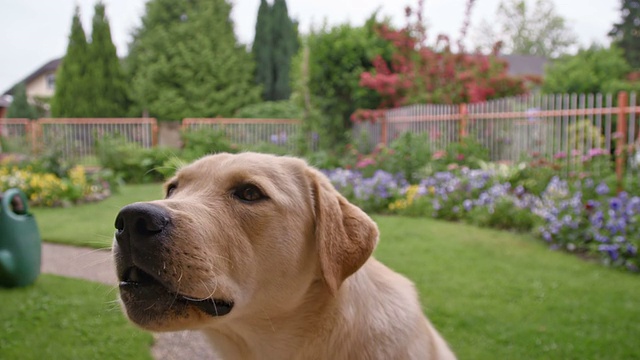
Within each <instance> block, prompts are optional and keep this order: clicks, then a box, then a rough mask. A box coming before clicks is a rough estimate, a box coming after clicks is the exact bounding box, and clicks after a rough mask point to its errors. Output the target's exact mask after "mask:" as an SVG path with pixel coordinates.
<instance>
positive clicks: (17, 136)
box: [0, 119, 32, 153]
mask: <svg viewBox="0 0 640 360" xmlns="http://www.w3.org/2000/svg"><path fill="white" fill-rule="evenodd" d="M31 143H32V139H31V121H29V119H0V150H2V152H17V153H28V152H30V151H31Z"/></svg>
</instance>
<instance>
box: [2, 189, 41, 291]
mask: <svg viewBox="0 0 640 360" xmlns="http://www.w3.org/2000/svg"><path fill="white" fill-rule="evenodd" d="M0 203H1V205H2V207H0V286H3V287H15V286H26V285H29V284H31V283H33V282H34V281H36V278H37V277H38V275H39V274H40V256H41V251H42V249H41V240H40V232H39V231H38V225H37V224H36V219H35V218H34V217H33V214H31V213H29V205H28V203H27V197H26V195H25V194H24V193H23V192H22V191H20V190H19V189H9V190H7V191H6V192H5V193H4V194H2V199H0Z"/></svg>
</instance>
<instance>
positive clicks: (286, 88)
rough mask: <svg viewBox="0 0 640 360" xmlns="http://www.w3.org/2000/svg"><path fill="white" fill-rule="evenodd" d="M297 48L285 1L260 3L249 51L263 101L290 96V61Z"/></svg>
mask: <svg viewBox="0 0 640 360" xmlns="http://www.w3.org/2000/svg"><path fill="white" fill-rule="evenodd" d="M298 47H299V43H298V27H297V23H296V22H294V21H293V20H292V19H291V18H290V17H289V13H288V10H287V3H286V2H285V0H274V3H273V6H270V5H269V4H268V3H267V1H266V0H261V2H260V8H259V10H258V19H257V20H256V34H255V38H254V41H253V49H252V50H253V56H254V59H255V60H256V81H257V82H258V83H259V84H260V85H262V86H263V96H262V98H263V99H264V100H268V101H273V100H284V99H288V98H289V96H290V95H291V84H290V79H289V74H290V72H291V59H292V58H293V56H294V55H295V53H296V52H297V51H298Z"/></svg>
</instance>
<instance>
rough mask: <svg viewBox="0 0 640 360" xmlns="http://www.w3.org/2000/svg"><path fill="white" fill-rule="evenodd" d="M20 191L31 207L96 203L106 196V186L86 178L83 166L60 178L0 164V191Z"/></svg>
mask: <svg viewBox="0 0 640 360" xmlns="http://www.w3.org/2000/svg"><path fill="white" fill-rule="evenodd" d="M10 188H18V189H20V190H22V191H23V192H24V193H25V194H26V195H27V198H28V199H29V202H30V203H31V205H34V206H64V205H67V204H70V203H76V202H80V201H97V200H101V199H104V198H105V197H107V196H109V194H110V186H109V183H108V182H106V181H103V180H101V179H100V178H99V177H97V176H95V177H94V176H88V175H87V172H86V171H85V168H84V167H83V166H79V165H78V166H74V167H72V168H70V169H69V170H68V171H67V172H66V173H65V174H64V176H62V177H60V176H58V175H57V174H54V173H51V172H41V171H38V170H37V169H35V168H34V167H33V166H32V165H30V164H27V165H24V164H12V163H8V162H7V163H3V164H1V165H0V191H2V192H4V191H6V190H8V189H10Z"/></svg>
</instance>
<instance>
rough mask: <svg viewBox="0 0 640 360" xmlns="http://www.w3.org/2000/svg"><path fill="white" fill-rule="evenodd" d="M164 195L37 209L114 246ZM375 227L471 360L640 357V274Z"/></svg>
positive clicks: (458, 237)
mask: <svg viewBox="0 0 640 360" xmlns="http://www.w3.org/2000/svg"><path fill="white" fill-rule="evenodd" d="M160 196H161V190H160V186H159V185H144V186H127V187H125V188H124V189H123V191H122V192H121V194H118V195H115V196H113V197H112V198H111V199H109V200H107V201H105V202H102V203H99V204H89V205H83V206H79V207H75V208H69V209H36V216H37V220H38V223H39V225H40V229H41V232H42V236H43V238H44V239H46V240H48V241H56V242H65V243H70V244H84V245H90V246H94V247H108V246H110V244H111V239H112V234H113V220H114V218H115V216H116V214H117V212H118V210H119V209H120V208H121V207H122V206H123V205H125V204H127V203H130V202H133V201H138V200H144V199H154V198H159V197H160ZM375 220H376V221H377V222H378V225H379V227H380V230H381V234H382V237H381V242H380V245H379V247H378V249H377V251H376V257H377V258H378V259H380V260H381V261H383V262H384V263H386V264H387V265H388V266H390V267H391V268H393V269H395V270H397V271H399V272H401V273H404V274H405V275H407V276H408V277H409V278H411V279H412V280H413V281H415V282H416V284H417V286H418V289H419V291H420V294H421V298H422V302H423V305H424V308H425V311H426V313H427V314H428V315H429V318H430V319H431V320H432V321H433V322H434V324H435V325H436V327H437V328H438V329H439V330H440V332H441V333H442V334H443V335H444V336H445V338H446V339H447V340H448V341H449V343H450V344H451V346H452V347H453V349H454V351H455V352H456V353H457V354H458V356H459V357H460V358H461V359H491V360H493V359H633V358H636V359H637V358H640V350H638V346H637V344H636V342H637V338H638V336H640V286H639V285H640V278H639V277H638V276H637V275H632V274H628V273H625V272H622V271H617V270H612V269H608V268H605V267H602V266H601V265H598V264H594V263H589V262H586V261H584V260H581V259H579V258H576V257H574V256H572V255H568V254H564V253H559V252H554V251H550V250H548V249H547V248H546V247H545V246H544V244H542V243H541V242H539V241H538V240H535V239H533V238H531V237H528V236H523V235H516V234H512V233H507V232H501V231H493V230H487V229H479V228H475V227H472V226H467V225H463V224H457V223H447V222H442V221H435V220H431V219H410V218H402V217H383V216H376V217H375ZM3 303H4V301H3ZM105 336H106V335H105ZM0 358H2V356H1V353H0Z"/></svg>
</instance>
